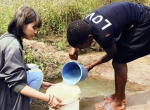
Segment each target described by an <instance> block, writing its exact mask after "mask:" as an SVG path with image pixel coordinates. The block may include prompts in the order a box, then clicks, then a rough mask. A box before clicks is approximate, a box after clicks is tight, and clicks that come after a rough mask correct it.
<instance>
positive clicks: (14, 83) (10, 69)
mask: <svg viewBox="0 0 150 110" xmlns="http://www.w3.org/2000/svg"><path fill="white" fill-rule="evenodd" d="M3 60H4V62H3V63H4V66H3V68H2V69H1V71H0V74H1V75H0V77H1V78H3V79H4V81H5V82H6V83H7V85H8V87H9V88H10V89H12V90H13V91H15V92H17V93H18V92H19V91H20V90H21V89H22V88H24V87H25V86H26V85H27V75H26V69H25V63H24V58H23V53H22V47H21V45H20V44H19V42H18V41H17V39H14V40H12V42H11V43H10V44H9V45H8V46H7V48H6V49H5V50H4V58H3Z"/></svg>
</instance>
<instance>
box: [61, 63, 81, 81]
mask: <svg viewBox="0 0 150 110" xmlns="http://www.w3.org/2000/svg"><path fill="white" fill-rule="evenodd" d="M68 63H75V64H77V65H78V67H79V68H80V71H81V72H83V70H82V68H81V66H79V65H80V64H79V63H77V62H76V61H69V62H67V63H66V64H65V65H64V66H63V67H62V71H61V73H63V69H64V67H65V66H66V65H67V64H68ZM62 78H63V74H62ZM81 78H82V74H81V75H80V78H78V80H77V82H79V81H80V79H81ZM63 80H64V79H63Z"/></svg>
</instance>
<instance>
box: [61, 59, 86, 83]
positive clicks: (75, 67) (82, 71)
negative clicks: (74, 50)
mask: <svg viewBox="0 0 150 110" xmlns="http://www.w3.org/2000/svg"><path fill="white" fill-rule="evenodd" d="M86 77H87V70H86V68H85V67H84V66H83V65H80V64H78V63H77V62H74V61H71V62H67V63H66V64H65V65H64V66H63V68H62V78H63V81H64V82H66V83H67V84H70V85H74V84H77V83H78V82H80V81H83V80H84V79H85V78H86Z"/></svg>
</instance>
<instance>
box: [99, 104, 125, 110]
mask: <svg viewBox="0 0 150 110" xmlns="http://www.w3.org/2000/svg"><path fill="white" fill-rule="evenodd" d="M109 103H110V102H109ZM107 104H108V102H105V103H104V104H103V105H102V106H101V107H100V106H99V107H98V110H103V109H104V108H105V109H104V110H112V109H111V108H110V107H108V106H107ZM110 104H111V103H110ZM115 110H125V108H124V107H122V108H121V107H118V108H117V109H115Z"/></svg>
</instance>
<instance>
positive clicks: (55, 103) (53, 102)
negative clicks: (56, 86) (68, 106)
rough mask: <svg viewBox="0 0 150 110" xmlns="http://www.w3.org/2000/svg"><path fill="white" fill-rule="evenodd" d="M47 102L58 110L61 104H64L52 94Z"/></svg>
mask: <svg viewBox="0 0 150 110" xmlns="http://www.w3.org/2000/svg"><path fill="white" fill-rule="evenodd" d="M48 104H49V105H50V107H51V108H53V109H55V110H59V109H60V108H61V107H62V106H64V104H62V100H61V99H59V98H58V97H56V96H54V95H53V96H51V97H50V100H49V102H48Z"/></svg>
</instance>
